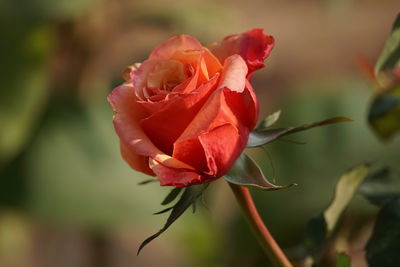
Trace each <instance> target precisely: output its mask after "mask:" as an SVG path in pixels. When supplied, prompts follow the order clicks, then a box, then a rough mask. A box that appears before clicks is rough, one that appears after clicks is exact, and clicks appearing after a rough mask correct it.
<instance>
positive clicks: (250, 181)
mask: <svg viewBox="0 0 400 267" xmlns="http://www.w3.org/2000/svg"><path fill="white" fill-rule="evenodd" d="M224 178H225V180H226V181H228V182H229V183H232V184H237V185H241V186H246V187H253V188H259V189H263V190H278V189H284V188H288V187H291V186H293V185H295V184H290V185H285V186H280V185H274V184H272V183H270V182H269V181H268V180H267V179H266V178H265V176H264V174H263V172H262V171H261V169H260V167H259V166H258V165H257V163H255V162H254V161H253V160H252V159H251V158H250V157H248V156H247V155H246V154H245V153H242V154H241V155H240V156H239V158H238V159H237V160H236V161H235V163H234V164H233V166H232V168H231V170H230V171H229V172H228V173H227V174H225V176H224Z"/></svg>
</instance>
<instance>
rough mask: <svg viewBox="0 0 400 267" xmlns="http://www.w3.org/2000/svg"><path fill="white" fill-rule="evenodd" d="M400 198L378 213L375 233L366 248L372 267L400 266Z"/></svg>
mask: <svg viewBox="0 0 400 267" xmlns="http://www.w3.org/2000/svg"><path fill="white" fill-rule="evenodd" d="M399 251H400V198H395V199H393V200H392V201H390V202H389V203H388V204H386V205H385V206H384V207H383V208H382V209H381V210H380V211H379V213H378V216H377V219H376V223H375V227H374V231H373V233H372V236H371V238H370V239H369V240H368V243H367V246H366V252H367V255H366V257H367V261H368V264H369V266H370V267H380V266H385V267H391V266H393V267H395V266H396V267H397V266H400V253H399Z"/></svg>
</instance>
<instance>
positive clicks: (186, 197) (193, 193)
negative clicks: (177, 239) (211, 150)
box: [137, 184, 208, 255]
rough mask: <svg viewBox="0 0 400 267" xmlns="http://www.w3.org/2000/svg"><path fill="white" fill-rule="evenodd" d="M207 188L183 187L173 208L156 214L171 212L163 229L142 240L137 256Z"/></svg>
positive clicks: (196, 186)
mask: <svg viewBox="0 0 400 267" xmlns="http://www.w3.org/2000/svg"><path fill="white" fill-rule="evenodd" d="M207 187H208V184H200V185H192V186H188V187H185V191H184V192H183V194H182V195H181V197H180V199H179V200H178V202H177V203H176V204H175V205H174V206H172V207H170V208H167V209H164V210H162V211H160V212H158V213H157V214H160V213H163V212H166V211H169V210H172V211H171V214H170V215H169V217H168V219H167V222H166V223H165V225H164V227H163V228H161V229H160V230H159V231H158V232H157V233H155V234H154V235H152V236H150V237H148V238H147V239H146V240H144V241H143V242H142V244H141V245H140V246H139V249H138V251H137V254H138V255H139V253H140V251H141V250H142V249H143V248H144V246H146V245H147V244H148V243H150V242H151V241H152V240H154V239H155V238H157V237H158V236H159V235H160V234H162V233H163V232H164V231H165V230H167V229H168V227H170V226H171V225H172V224H173V223H174V222H175V221H176V220H177V219H178V218H179V217H180V216H181V215H182V214H183V213H184V212H185V211H186V210H187V209H188V208H189V207H191V206H193V203H195V201H196V200H197V198H199V197H200V196H201V195H202V194H203V192H204V190H205V189H206V188H207Z"/></svg>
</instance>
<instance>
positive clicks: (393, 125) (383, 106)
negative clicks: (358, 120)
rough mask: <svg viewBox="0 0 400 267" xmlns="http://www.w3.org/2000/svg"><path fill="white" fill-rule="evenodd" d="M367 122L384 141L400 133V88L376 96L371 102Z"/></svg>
mask: <svg viewBox="0 0 400 267" xmlns="http://www.w3.org/2000/svg"><path fill="white" fill-rule="evenodd" d="M368 122H369V124H370V126H371V127H372V129H373V130H374V132H375V133H376V134H377V135H378V136H379V137H380V138H381V139H382V140H384V141H388V140H390V139H391V138H392V137H393V136H394V135H395V134H396V133H398V132H399V131H400V86H397V87H393V88H391V89H389V90H385V91H383V92H382V93H380V94H378V95H377V96H376V97H375V98H374V100H373V101H372V104H371V107H370V109H369V114H368Z"/></svg>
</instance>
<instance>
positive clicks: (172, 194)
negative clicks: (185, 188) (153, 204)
mask: <svg viewBox="0 0 400 267" xmlns="http://www.w3.org/2000/svg"><path fill="white" fill-rule="evenodd" d="M181 190H182V187H175V188H174V189H172V190H171V192H169V194H168V195H167V196H166V197H165V199H164V200H163V202H162V203H161V205H167V204H169V203H171V202H172V201H174V200H175V198H176V197H177V196H178V195H179V193H180V192H181Z"/></svg>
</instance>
